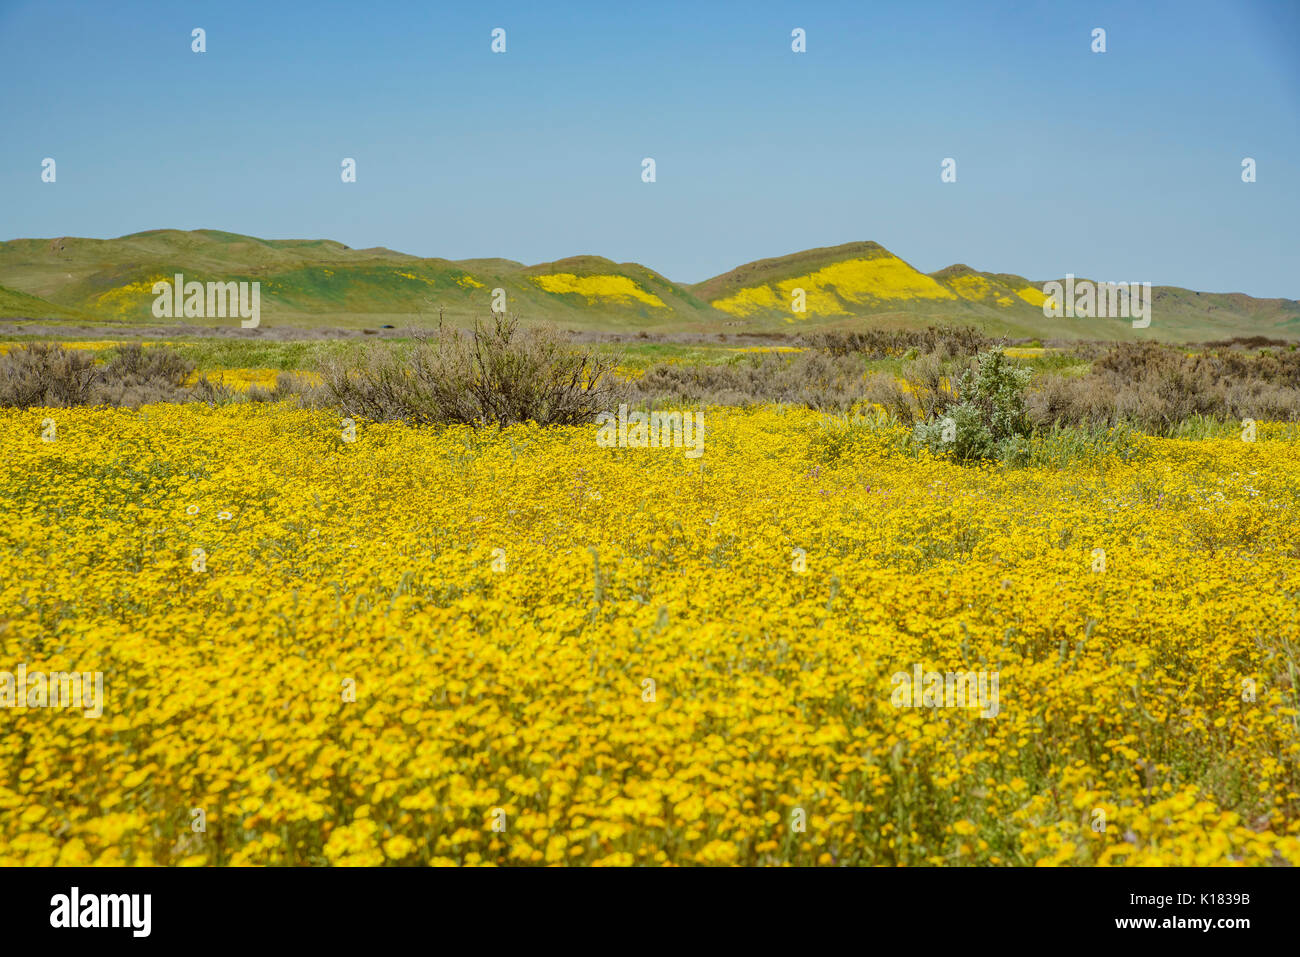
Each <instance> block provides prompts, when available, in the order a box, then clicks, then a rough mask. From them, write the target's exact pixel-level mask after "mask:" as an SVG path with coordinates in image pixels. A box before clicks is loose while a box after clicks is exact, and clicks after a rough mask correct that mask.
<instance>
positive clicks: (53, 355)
mask: <svg viewBox="0 0 1300 957" xmlns="http://www.w3.org/2000/svg"><path fill="white" fill-rule="evenodd" d="M97 372H98V370H97V369H96V368H95V358H94V356H93V355H91V354H90V353H88V352H85V351H82V350H75V349H65V348H64V347H63V346H61V345H46V344H45V343H33V344H30V345H25V346H23V347H22V348H21V349H11V350H10V351H9V352H8V353H7V354H5V355H4V356H0V406H10V407H13V408H19V409H28V408H32V407H48V408H64V407H67V406H73V405H89V404H91V397H92V393H93V390H94V386H95V382H96V378H97Z"/></svg>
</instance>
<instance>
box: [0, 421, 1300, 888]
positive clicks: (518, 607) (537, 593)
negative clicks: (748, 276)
mask: <svg viewBox="0 0 1300 957" xmlns="http://www.w3.org/2000/svg"><path fill="white" fill-rule="evenodd" d="M706 417H707V440H706V445H705V453H704V455H703V456H702V457H701V458H698V459H691V458H687V457H686V456H684V455H683V454H682V452H681V451H680V450H676V449H627V448H600V447H598V446H597V443H596V430H595V427H594V426H592V427H580V426H574V427H552V428H545V429H543V428H540V427H536V426H527V425H523V426H513V427H510V428H507V429H504V430H474V429H471V428H468V427H445V428H435V427H421V428H412V427H407V426H405V425H402V424H383V425H376V424H366V423H364V422H358V423H356V424H355V432H354V434H349V432H348V430H347V429H346V427H344V426H343V424H341V422H340V419H339V417H338V415H337V414H331V413H328V412H322V411H306V410H302V409H297V408H293V407H291V406H290V405H289V404H287V403H280V404H275V403H266V404H239V405H229V406H217V407H209V406H207V405H204V404H199V403H192V404H185V405H154V406H146V407H144V408H142V409H139V410H127V409H104V408H100V409H88V408H76V409H61V410H40V409H33V410H29V411H15V410H3V411H0V514H3V516H4V521H3V522H2V523H0V567H3V575H0V670H4V671H8V672H13V671H14V670H15V668H16V666H18V665H20V664H22V665H25V667H26V669H27V671H28V672H29V673H30V672H53V671H73V670H76V671H81V672H95V671H100V672H102V673H103V675H104V701H103V714H102V716H101V717H99V718H88V717H83V714H82V711H81V710H80V709H76V708H54V707H44V708H41V707H18V706H16V705H17V704H18V703H20V702H15V706H14V707H10V708H7V709H6V710H4V711H3V712H2V720H3V725H2V726H0V864H55V863H57V864H82V863H100V864H116V863H126V864H151V863H152V864H194V865H201V864H330V863H332V864H363V865H370V864H382V863H386V862H391V863H397V864H471V865H472V864H501V865H508V864H518V863H532V864H541V863H546V864H563V863H569V864H603V865H610V864H614V865H618V864H633V863H645V864H682V865H685V864H731V863H739V864H784V863H790V864H822V865H835V864H850V865H856V864H883V865H923V864H961V863H972V864H1017V865H1053V864H1081V865H1093V864H1098V865H1106V864H1109V865H1135V864H1232V863H1240V864H1256V865H1257V864H1276V863H1290V864H1297V863H1300V771H1298V770H1297V766H1298V764H1300V762H1298V760H1297V759H1298V758H1300V725H1298V722H1300V710H1298V706H1297V705H1298V702H1297V680H1298V679H1297V668H1298V667H1300V655H1298V651H1297V649H1300V537H1298V536H1297V534H1296V529H1295V524H1294V522H1295V519H1294V516H1295V514H1296V511H1297V508H1298V507H1300V472H1297V470H1296V469H1295V461H1296V456H1297V441H1296V437H1295V435H1294V430H1289V429H1288V428H1287V427H1285V426H1281V425H1268V424H1261V425H1260V426H1259V430H1258V435H1257V437H1256V441H1254V442H1243V441H1241V439H1240V438H1239V437H1236V436H1232V437H1224V438H1214V439H1207V440H1203V441H1181V440H1174V439H1157V438H1144V437H1139V438H1138V439H1136V440H1135V441H1136V442H1137V448H1136V451H1135V452H1134V453H1133V454H1130V455H1126V456H1124V457H1122V458H1121V457H1110V458H1107V457H1102V458H1099V459H1098V460H1097V461H1096V462H1094V463H1090V464H1088V465H1077V466H1075V467H1070V468H1064V469H1048V468H1011V467H1007V466H1002V465H997V464H989V465H984V466H978V467H975V466H959V465H955V464H953V463H951V462H948V461H946V460H944V459H942V458H935V457H931V456H930V455H929V454H928V453H926V452H924V451H922V452H920V453H916V452H907V451H905V450H904V449H903V441H902V440H903V438H904V436H905V433H904V432H903V431H902V430H891V429H890V428H888V427H870V426H864V425H863V424H861V423H856V422H853V421H850V420H848V419H843V418H829V417H826V416H822V415H819V414H817V413H815V412H812V411H808V410H797V409H788V408H782V407H774V406H767V407H763V408H758V409H753V410H748V411H737V410H726V409H709V410H708V411H707V413H706ZM46 419H52V420H53V422H54V424H55V426H56V429H55V430H54V431H53V432H52V433H51V431H50V430H49V428H48V423H46V422H45V421H44V420H46ZM43 436H45V437H46V438H47V439H50V438H52V439H53V440H52V441H51V440H46V441H43V440H42V438H43ZM917 665H920V666H921V667H923V668H924V669H926V670H934V671H939V672H948V671H954V672H956V671H961V672H965V671H971V670H984V671H989V672H996V673H998V674H999V676H1000V684H999V688H1000V692H999V693H1000V701H999V709H998V713H997V715H996V717H992V718H986V717H982V716H981V714H980V713H979V712H978V711H976V710H972V709H969V708H943V707H937V708H925V707H920V708H917V707H913V708H899V707H895V705H894V703H893V702H892V700H891V696H892V693H893V690H894V687H893V682H892V680H891V679H892V677H893V676H894V675H896V674H898V673H908V674H910V673H911V672H912V670H913V668H914V667H915V666H917ZM0 691H2V689H0ZM7 703H8V702H6V704H7ZM200 824H201V826H200Z"/></svg>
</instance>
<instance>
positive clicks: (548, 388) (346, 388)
mask: <svg viewBox="0 0 1300 957" xmlns="http://www.w3.org/2000/svg"><path fill="white" fill-rule="evenodd" d="M616 362H617V360H616V359H615V358H614V357H609V356H600V355H597V354H595V353H592V352H586V351H581V350H575V349H573V348H571V346H570V345H569V344H568V343H567V342H565V341H564V340H563V339H562V338H561V337H560V335H559V333H558V332H557V331H556V330H554V329H552V328H550V327H536V328H527V329H523V330H521V329H520V328H519V326H518V323H517V321H516V320H515V319H513V318H507V317H505V316H500V315H497V316H494V317H493V319H492V321H491V323H482V322H480V323H477V324H476V325H475V327H474V329H473V330H472V331H470V332H461V331H459V330H456V329H451V328H447V327H440V328H439V330H438V334H437V336H436V337H435V338H432V339H419V340H418V341H417V343H416V345H415V347H414V348H413V349H412V350H411V351H410V354H409V355H406V356H401V355H399V354H397V353H395V352H393V351H391V350H388V349H382V348H380V349H373V350H370V351H369V352H367V353H365V354H364V355H363V357H362V359H361V360H360V361H355V360H354V361H351V362H341V361H335V362H333V363H329V364H327V365H326V366H325V368H324V369H323V370H322V378H323V384H322V386H321V389H320V392H319V395H320V398H321V400H322V401H323V402H324V403H325V404H327V405H331V406H334V407H337V408H339V409H341V410H342V411H343V412H344V413H345V414H346V415H349V416H354V417H363V418H368V419H372V420H375V421H386V420H394V419H400V420H403V421H407V422H415V423H419V422H425V423H432V422H461V423H469V424H474V425H510V424H512V423H515V422H536V423H538V424H539V425H576V424H578V423H584V422H590V421H591V420H592V419H593V418H594V417H595V415H596V413H597V412H601V411H605V410H607V409H609V408H610V407H611V406H612V405H614V404H616V402H617V398H618V395H619V387H620V384H621V383H620V380H618V379H617V378H616V377H615V375H614V367H615V365H616Z"/></svg>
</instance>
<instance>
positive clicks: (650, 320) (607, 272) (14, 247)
mask: <svg viewBox="0 0 1300 957" xmlns="http://www.w3.org/2000/svg"><path fill="white" fill-rule="evenodd" d="M177 272H181V273H184V274H185V277H186V279H187V280H199V281H206V280H209V279H219V280H222V281H232V280H233V281H239V280H247V281H259V282H261V283H262V322H263V325H264V326H266V327H274V326H277V325H278V326H313V325H318V326H320V325H323V326H354V327H356V326H367V327H373V326H379V325H382V324H387V323H391V324H394V325H399V326H406V325H410V324H411V323H412V322H420V321H421V320H423V321H425V322H436V321H437V319H438V318H439V315H440V313H441V315H442V317H443V318H445V319H446V320H447V321H449V322H453V323H457V324H464V323H468V322H470V321H471V320H472V319H474V318H476V317H483V316H486V315H487V314H488V313H489V311H490V309H491V304H492V290H493V289H496V288H503V289H505V290H506V296H507V304H508V308H509V309H510V310H511V311H512V312H514V313H516V314H518V315H522V316H524V317H525V318H527V319H543V318H544V319H546V320H549V321H552V322H556V323H558V324H560V325H562V326H565V327H569V328H574V329H602V330H613V331H628V330H634V329H648V330H652V331H663V332H673V331H686V330H706V331H712V330H726V331H749V330H753V331H784V332H793V331H797V330H799V329H801V328H806V327H810V326H818V327H853V326H860V325H861V324H862V323H863V321H864V319H865V318H869V320H870V322H871V324H872V325H881V326H917V325H924V324H926V323H929V322H935V321H946V322H960V323H968V324H971V325H975V326H977V327H979V328H981V329H983V330H985V331H986V332H988V333H990V334H995V335H997V334H1007V335H1013V336H1039V337H1043V336H1063V337H1072V336H1081V337H1086V338H1138V337H1142V338H1160V339H1175V340H1188V339H1205V338H1214V337H1220V336H1230V335H1240V334H1264V335H1271V336H1290V337H1300V302H1295V301H1292V300H1276V299H1275V300H1260V299H1253V298H1251V297H1249V296H1244V295H1239V294H1231V295H1220V294H1210V293H1197V292H1194V291H1191V290H1185V289H1178V288H1174V287H1158V288H1157V289H1156V290H1155V293H1156V298H1155V307H1154V308H1155V312H1154V317H1153V322H1152V325H1151V327H1150V328H1149V329H1147V330H1133V329H1132V328H1131V325H1130V324H1129V323H1128V322H1127V321H1126V320H1106V319H1092V320H1082V319H1064V318H1061V319H1052V318H1045V317H1044V316H1043V314H1042V310H1041V308H1040V307H1039V306H1038V305H1036V304H1035V303H1034V302H1033V301H1032V299H1033V293H1035V292H1036V291H1037V290H1040V289H1041V285H1042V284H1041V282H1031V281H1029V280H1027V279H1024V278H1023V277H1020V276H1014V275H1010V274H1002V273H983V272H978V271H977V270H974V269H971V268H970V267H969V266H965V265H956V266H950V267H948V268H947V269H942V270H939V271H937V272H935V273H930V274H928V275H927V274H924V273H921V272H919V271H917V270H915V269H914V268H913V267H911V266H910V265H909V264H907V263H905V262H903V261H902V260H899V259H897V258H896V257H894V256H893V255H892V254H891V253H890V252H889V251H888V250H887V249H885V248H884V247H883V246H880V245H879V244H877V243H851V244H847V245H843V246H835V247H826V248H820V249H809V250H804V251H803V252H799V253H794V254H792V255H789V256H782V257H778V258H776V259H766V260H760V261H758V262H754V263H747V264H745V265H743V266H740V267H737V268H736V269H733V270H731V271H730V272H727V273H724V274H722V275H720V276H715V277H713V278H712V279H709V280H706V281H704V282H702V283H698V284H695V285H680V284H677V283H673V282H671V281H670V280H668V279H667V278H665V277H664V276H661V275H659V274H658V273H656V272H654V271H653V270H650V269H647V268H646V267H644V266H641V265H638V264H636V263H614V262H611V261H610V260H608V259H603V258H601V257H598V256H576V257H573V258H570V259H564V260H560V261H558V262H554V263H542V264H539V265H535V266H525V265H523V264H521V263H517V262H514V261H511V260H507V259H473V260H463V261H459V262H456V261H451V260H446V259H422V258H419V257H415V256H409V255H406V254H404V253H399V252H395V251H393V250H390V249H384V248H373V249H350V248H348V247H346V246H344V245H342V244H341V243H337V242H332V241H329V240H263V239H257V238H255V237H251V236H241V235H238V234H235V233H226V232H220V231H217V230H195V231H192V232H185V231H180V230H152V231H149V232H144V233H135V234H132V235H129V236H123V237H121V238H119V239H111V240H94V239H76V238H63V239H55V240H49V239H25V240H13V241H10V242H5V243H0V283H2V284H4V286H7V287H9V289H8V290H5V291H4V292H3V293H0V317H17V316H22V317H33V318H63V319H72V318H80V317H90V318H94V319H97V320H101V321H111V322H118V323H127V324H136V323H155V322H163V323H167V324H170V323H172V322H174V320H155V319H154V317H153V316H152V313H151V306H152V303H153V295H152V293H151V291H150V287H151V286H152V283H153V281H155V280H157V279H160V278H168V279H170V278H171V276H172V275H173V274H175V273H177ZM795 286H798V287H801V288H807V289H808V294H809V303H810V310H809V312H807V313H805V314H802V315H796V314H794V313H792V312H791V310H790V308H789V294H790V290H791V289H792V288H793V287H795ZM24 296H26V297H32V296H35V297H39V299H40V300H45V304H44V306H42V307H40V309H39V310H38V308H37V306H38V303H37V302H36V301H32V300H30V299H29V298H24ZM1026 298H1028V299H1029V300H1031V301H1026ZM205 321H206V320H191V322H192V323H194V324H196V325H202V324H203V323H204V322H205ZM216 321H220V320H216Z"/></svg>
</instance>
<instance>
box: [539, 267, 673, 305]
mask: <svg viewBox="0 0 1300 957" xmlns="http://www.w3.org/2000/svg"><path fill="white" fill-rule="evenodd" d="M532 281H533V282H534V283H536V284H537V285H538V286H540V287H541V288H542V289H543V290H545V291H546V292H551V293H556V294H559V295H566V294H569V293H576V294H577V295H579V296H582V297H584V298H585V299H586V300H587V304H588V305H595V304H597V303H601V302H612V303H618V304H620V305H631V304H632V303H633V302H643V303H645V304H646V305H648V306H654V307H655V308H657V309H666V308H668V307H667V306H666V305H665V304H664V301H663V300H662V299H660V298H659V297H658V296H656V295H655V294H654V293H652V292H646V291H645V290H644V289H642V288H641V286H640V285H638V284H637V282H636V281H635V280H632V279H629V278H628V277H627V276H577V275H574V274H573V273H571V272H557V273H550V274H548V275H545V276H533V277H532Z"/></svg>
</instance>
